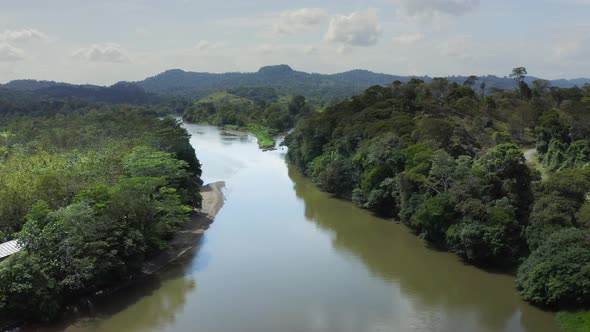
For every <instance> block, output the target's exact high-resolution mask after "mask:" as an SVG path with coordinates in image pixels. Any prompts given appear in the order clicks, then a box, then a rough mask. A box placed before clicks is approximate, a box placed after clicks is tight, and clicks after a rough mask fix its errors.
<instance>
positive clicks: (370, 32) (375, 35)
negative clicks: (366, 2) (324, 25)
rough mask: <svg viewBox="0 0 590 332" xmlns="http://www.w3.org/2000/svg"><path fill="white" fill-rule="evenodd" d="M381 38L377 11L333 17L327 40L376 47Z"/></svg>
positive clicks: (370, 10) (369, 10)
mask: <svg viewBox="0 0 590 332" xmlns="http://www.w3.org/2000/svg"><path fill="white" fill-rule="evenodd" d="M380 36H381V26H380V25H379V16H378V15H377V10H375V9H368V10H365V11H359V12H353V13H352V14H350V15H348V16H343V15H338V16H334V17H332V19H331V20H330V26H329V27H328V32H326V35H325V37H324V38H325V39H326V40H327V41H329V42H333V43H342V44H347V45H351V46H371V45H375V44H376V43H377V41H378V40H379V37H380Z"/></svg>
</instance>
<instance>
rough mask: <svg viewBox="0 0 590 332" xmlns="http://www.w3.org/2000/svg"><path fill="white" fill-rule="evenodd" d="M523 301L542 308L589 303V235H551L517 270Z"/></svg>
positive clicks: (565, 232) (572, 231) (573, 230)
mask: <svg viewBox="0 0 590 332" xmlns="http://www.w3.org/2000/svg"><path fill="white" fill-rule="evenodd" d="M517 285H518V287H519V289H520V293H521V294H522V296H523V297H524V299H525V300H527V301H530V302H532V303H535V304H539V305H545V306H552V307H553V306H560V307H567V306H584V305H589V304H590V234H589V233H588V232H584V231H582V230H579V229H576V228H568V229H564V230H561V231H558V232H556V233H554V234H553V235H552V236H551V237H549V238H548V239H547V241H545V242H544V243H543V244H542V245H541V246H540V247H539V248H538V249H537V250H536V251H534V252H533V253H532V254H531V256H529V257H528V258H527V259H526V260H525V261H524V263H523V264H522V265H521V266H520V268H519V269H518V277H517Z"/></svg>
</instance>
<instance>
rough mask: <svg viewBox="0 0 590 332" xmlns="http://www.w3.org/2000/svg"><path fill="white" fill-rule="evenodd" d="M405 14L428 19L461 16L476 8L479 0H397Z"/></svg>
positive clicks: (410, 16)
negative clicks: (441, 16)
mask: <svg viewBox="0 0 590 332" xmlns="http://www.w3.org/2000/svg"><path fill="white" fill-rule="evenodd" d="M396 1H397V2H398V3H399V4H400V6H401V9H402V11H401V13H402V14H403V15H404V16H407V17H409V18H415V19H428V18H432V17H433V16H439V15H441V14H443V15H451V16H461V15H463V14H465V13H467V12H470V11H473V10H475V9H476V8H477V7H478V6H479V0H396Z"/></svg>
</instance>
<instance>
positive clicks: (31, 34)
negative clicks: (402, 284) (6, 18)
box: [0, 29, 47, 42]
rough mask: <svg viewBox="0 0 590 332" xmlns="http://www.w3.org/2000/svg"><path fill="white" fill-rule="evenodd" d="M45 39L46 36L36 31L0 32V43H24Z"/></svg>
mask: <svg viewBox="0 0 590 332" xmlns="http://www.w3.org/2000/svg"><path fill="white" fill-rule="evenodd" d="M45 39H47V36H46V35H45V34H44V33H42V32H40V31H39V30H36V29H20V30H4V31H3V32H0V42H2V41H3V42H25V41H29V40H45Z"/></svg>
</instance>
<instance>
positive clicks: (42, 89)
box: [2, 80, 161, 105]
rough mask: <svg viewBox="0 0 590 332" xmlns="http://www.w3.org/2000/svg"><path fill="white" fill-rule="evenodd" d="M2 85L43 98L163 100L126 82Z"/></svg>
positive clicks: (119, 101)
mask: <svg viewBox="0 0 590 332" xmlns="http://www.w3.org/2000/svg"><path fill="white" fill-rule="evenodd" d="M2 87H4V88H7V89H10V90H16V91H24V92H28V93H29V94H30V95H34V96H37V97H42V98H53V99H67V98H76V99H86V100H90V101H96V102H106V103H113V104H134V105H144V104H150V103H155V102H159V101H160V100H161V97H159V96H158V95H156V94H154V93H148V92H146V91H145V90H144V89H142V88H141V87H139V86H137V85H135V84H133V83H126V82H119V83H117V84H114V85H112V86H108V87H106V86H99V85H90V84H84V85H75V84H69V83H61V82H54V81H36V80H15V81H11V82H8V83H6V84H4V85H3V86H2Z"/></svg>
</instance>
